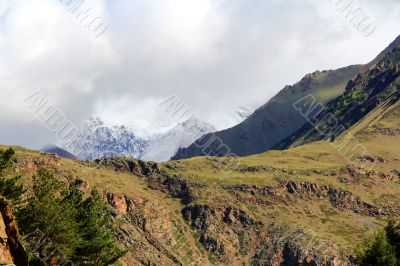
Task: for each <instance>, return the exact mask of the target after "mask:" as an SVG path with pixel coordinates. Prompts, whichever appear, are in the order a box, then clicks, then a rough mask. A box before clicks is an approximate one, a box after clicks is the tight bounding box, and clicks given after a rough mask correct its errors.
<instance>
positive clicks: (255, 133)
mask: <svg viewBox="0 0 400 266" xmlns="http://www.w3.org/2000/svg"><path fill="white" fill-rule="evenodd" d="M398 45H400V37H399V38H397V39H396V40H395V41H394V42H393V43H391V44H390V45H389V46H388V48H386V49H385V50H384V51H383V52H382V53H380V54H379V55H378V56H377V57H376V58H375V59H374V60H373V61H372V62H370V63H369V64H366V65H354V66H349V67H345V68H340V69H337V70H329V71H322V72H320V71H317V72H314V73H312V74H308V75H306V76H305V77H304V78H303V79H302V80H301V81H300V82H298V83H296V84H295V85H293V86H286V87H285V88H284V89H283V90H282V91H280V92H279V93H278V94H277V95H276V96H275V97H273V98H272V99H271V100H270V101H268V102H267V103H266V104H265V105H264V106H262V107H261V108H259V109H258V110H256V111H255V112H254V114H253V115H251V116H250V117H249V118H248V119H246V120H245V121H243V122H242V123H241V124H239V125H237V126H235V127H233V128H231V129H227V130H224V131H220V132H217V133H215V137H218V138H219V139H221V140H222V142H223V143H224V144H225V145H227V146H228V147H230V149H231V151H232V153H234V154H236V155H238V156H246V155H251V154H256V153H260V152H263V151H266V150H269V149H273V148H274V147H276V146H277V145H279V144H280V143H281V142H282V141H283V140H285V139H286V138H288V137H290V136H291V135H292V134H294V133H295V132H296V131H298V130H299V129H300V128H301V127H302V126H303V125H304V124H306V123H307V120H306V119H305V118H304V117H303V116H302V115H300V114H299V112H298V111H297V110H295V108H293V104H294V103H296V102H297V101H298V100H299V99H302V98H303V97H305V96H307V95H309V94H312V95H313V96H314V97H315V99H316V101H317V102H319V103H321V104H327V103H328V102H330V101H332V100H334V99H335V98H337V97H339V96H340V95H341V94H342V93H343V92H344V91H345V89H346V86H347V83H348V82H349V81H350V80H351V79H354V78H356V77H357V75H359V74H361V73H363V72H364V71H366V70H368V69H370V68H372V67H374V66H375V64H376V63H377V62H379V61H380V60H381V59H382V58H384V57H385V56H386V55H387V54H388V53H390V52H391V51H392V50H393V49H394V48H395V47H397V46H398ZM210 137H211V136H209V135H208V136H204V137H203V140H202V139H199V140H198V141H197V142H196V143H194V144H192V145H191V146H190V147H188V148H186V149H181V150H180V151H179V152H178V154H177V155H176V156H175V157H174V159H183V158H190V157H194V156H201V155H204V152H203V150H202V149H201V148H199V146H201V143H202V141H204V140H206V139H208V138H210ZM199 144H200V145H199ZM207 153H208V154H207V155H216V156H219V151H218V148H217V147H215V148H213V147H210V149H209V150H208V151H207Z"/></svg>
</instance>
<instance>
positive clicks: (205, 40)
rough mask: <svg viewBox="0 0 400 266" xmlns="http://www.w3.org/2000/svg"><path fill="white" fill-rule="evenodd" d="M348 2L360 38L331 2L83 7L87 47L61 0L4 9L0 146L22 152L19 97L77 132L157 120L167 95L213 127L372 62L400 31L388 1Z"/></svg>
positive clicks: (96, 0) (395, 5) (244, 0)
mask: <svg viewBox="0 0 400 266" xmlns="http://www.w3.org/2000/svg"><path fill="white" fill-rule="evenodd" d="M358 3H359V5H360V6H361V7H362V8H363V9H364V11H365V13H366V14H368V15H369V16H371V18H374V21H375V22H376V25H377V30H376V32H375V33H374V34H373V35H372V36H370V37H368V38H364V37H363V36H362V34H360V33H359V32H357V31H356V30H354V29H353V28H352V27H351V26H350V25H349V23H348V21H346V20H345V19H344V18H343V16H342V14H339V13H338V12H337V11H336V10H335V9H334V7H333V6H332V4H331V3H330V1H329V0H323V1H320V0H305V1H298V0H271V1H256V0H163V1H157V0H119V1H109V0H90V1H89V0H87V1H86V2H85V6H86V7H91V8H93V12H95V14H96V15H98V16H99V17H101V18H102V19H103V21H104V23H106V24H107V26H108V30H107V31H106V32H105V33H104V34H103V35H102V36H100V37H98V38H93V36H92V35H91V34H90V32H88V31H87V29H85V27H84V25H83V24H82V23H80V22H79V20H77V19H76V18H75V17H74V15H73V14H71V13H70V12H68V10H66V8H65V6H63V4H62V2H61V1H54V0H3V1H2V2H1V4H0V80H1V92H2V97H1V98H0V104H1V105H2V107H3V110H4V111H3V112H2V113H1V114H0V123H2V124H4V123H5V121H7V125H8V127H7V129H6V130H7V132H5V133H4V134H3V135H0V143H4V142H13V143H24V145H29V143H28V144H27V141H25V139H26V138H25V137H24V136H25V135H24V134H23V133H22V132H19V134H14V133H15V131H16V130H20V129H21V128H24V125H25V127H27V125H28V123H33V122H34V121H35V118H34V117H33V116H30V115H29V114H28V113H27V112H26V111H25V108H24V106H23V103H22V99H24V97H27V96H29V95H30V94H32V93H33V92H35V91H37V90H41V91H43V92H44V93H45V94H46V95H48V97H49V98H50V99H51V100H52V102H54V104H56V105H57V106H58V107H59V108H60V109H61V110H63V111H64V112H65V114H66V115H67V117H68V118H69V119H71V120H73V121H74V122H76V123H79V121H80V120H82V119H84V118H86V117H87V116H89V115H91V114H96V113H97V114H101V115H103V116H106V117H105V118H106V119H107V120H109V121H121V122H124V123H125V122H128V121H132V123H133V124H144V123H147V121H156V120H157V119H159V114H158V113H157V110H155V106H156V105H157V104H156V103H157V102H158V101H159V100H160V99H165V98H167V97H169V96H170V95H177V96H178V97H180V98H181V99H182V100H183V101H185V102H186V103H187V104H188V105H189V106H190V108H191V110H192V111H193V112H194V113H197V114H198V115H199V116H200V117H204V118H210V117H212V118H213V119H214V118H215V117H216V116H223V114H225V113H226V112H229V111H231V110H233V109H235V108H237V107H238V106H242V105H247V104H253V103H255V102H256V103H259V104H262V103H264V102H266V101H267V100H268V99H269V98H270V97H272V96H273V95H274V94H276V93H277V92H278V91H279V90H280V89H281V88H282V87H283V86H284V85H285V84H291V83H294V82H296V81H298V80H299V79H300V78H301V77H302V76H303V75H304V74H305V73H308V72H312V71H314V70H322V69H331V68H337V67H341V66H346V65H349V64H356V63H365V62H368V61H370V60H371V59H372V58H373V57H374V56H375V55H377V54H378V53H379V52H380V51H381V50H382V49H384V48H385V47H386V46H387V45H388V44H389V42H390V41H392V40H393V39H394V38H395V37H397V35H398V34H400V32H397V30H398V29H400V21H399V20H398V17H399V15H400V3H399V2H398V1H395V0H389V1H385V2H384V3H383V2H382V1H380V2H379V1H373V0H359V2H358ZM3 122H4V123H3ZM37 123H39V122H37ZM12 125H15V126H14V127H13V126H12ZM29 125H30V127H29V128H30V129H32V130H34V129H35V130H36V129H37V130H36V131H32V130H31V131H30V132H29V134H30V135H35V136H38V139H37V140H35V143H40V142H43V143H47V142H49V141H48V139H49V134H44V133H43V132H42V131H41V130H39V129H38V128H40V126H38V125H37V126H35V127H32V126H31V125H32V124H29ZM6 135H7V136H8V137H3V136H6ZM13 136H14V137H13ZM24 138H25V139H24ZM22 139H24V140H23V141H22ZM35 145H36V144H35Z"/></svg>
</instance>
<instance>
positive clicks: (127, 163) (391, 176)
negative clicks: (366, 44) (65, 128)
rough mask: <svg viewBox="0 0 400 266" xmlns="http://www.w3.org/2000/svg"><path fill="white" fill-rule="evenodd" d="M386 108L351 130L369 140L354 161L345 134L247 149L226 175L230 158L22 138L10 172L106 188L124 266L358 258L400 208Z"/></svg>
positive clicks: (398, 138) (394, 127) (394, 135)
mask: <svg viewBox="0 0 400 266" xmlns="http://www.w3.org/2000/svg"><path fill="white" fill-rule="evenodd" d="M382 108H386V109H385V110H383V111H382V112H380V114H381V115H380V116H373V117H369V115H367V116H364V118H363V119H361V121H359V123H357V124H355V125H354V126H353V127H351V128H350V132H351V133H352V135H353V136H354V138H356V139H357V141H358V142H359V143H360V144H362V145H363V146H364V147H365V148H366V150H368V156H365V155H364V154H354V156H353V158H352V160H353V161H352V162H349V161H348V160H347V158H344V157H343V156H342V155H341V154H340V153H339V152H338V150H337V147H338V146H340V145H339V144H340V143H342V142H345V141H346V136H339V137H338V138H336V139H335V140H334V141H333V142H326V141H319V142H312V143H308V144H305V145H301V146H298V147H296V148H292V149H289V150H285V151H268V152H266V153H261V154H258V155H253V156H249V157H243V158H240V161H239V165H238V167H237V168H234V169H231V170H232V172H231V173H230V174H226V173H224V172H222V171H221V169H220V168H219V166H220V165H223V163H224V161H225V160H226V159H227V158H211V157H210V158H208V159H207V158H203V157H198V158H192V159H188V160H181V161H170V162H167V163H162V164H157V163H150V162H144V161H138V160H133V159H126V158H109V159H100V160H95V161H91V162H80V161H75V160H70V159H65V158H59V157H58V156H55V155H52V154H45V153H38V152H34V151H29V150H25V149H21V148H17V157H16V160H15V163H16V164H15V167H14V170H13V173H10V175H15V173H18V174H21V175H23V180H22V181H23V182H24V183H25V184H26V186H27V187H29V182H30V176H31V175H33V174H34V173H35V172H36V171H37V170H38V169H39V168H41V167H45V168H48V169H50V170H51V171H52V172H54V173H55V175H56V176H57V177H58V178H60V179H62V180H64V181H65V182H69V183H71V184H75V185H76V186H78V188H79V189H80V190H81V191H83V192H84V191H87V190H88V189H89V188H91V187H94V186H96V187H98V188H100V189H101V190H102V191H103V199H104V201H105V202H107V203H108V204H109V206H110V211H111V212H112V213H113V215H114V219H115V223H114V224H115V225H117V227H116V231H115V237H116V238H117V239H118V241H119V243H120V245H121V246H122V247H124V248H126V249H127V250H128V253H127V254H126V255H125V256H124V257H123V259H122V261H121V263H123V265H353V256H354V248H355V246H356V245H357V244H359V243H360V242H361V241H362V240H363V239H366V238H368V237H369V236H371V235H372V234H374V232H375V230H376V229H377V228H379V227H380V226H382V225H383V224H384V223H385V220H386V218H387V217H388V216H389V215H392V216H397V217H400V208H399V206H400V198H399V196H398V195H400V157H399V153H398V151H399V149H400V104H399V102H396V103H393V104H392V105H390V106H384V107H382ZM372 114H373V113H372V112H370V115H372ZM363 161H368V162H372V163H373V165H374V167H373V169H365V168H362V167H358V166H355V165H357V162H363Z"/></svg>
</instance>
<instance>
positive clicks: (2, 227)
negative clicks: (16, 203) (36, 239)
mask: <svg viewBox="0 0 400 266" xmlns="http://www.w3.org/2000/svg"><path fill="white" fill-rule="evenodd" d="M0 265H16V266H26V265H28V256H27V253H26V252H25V250H24V246H23V244H22V240H21V237H20V235H19V232H18V227H17V224H16V221H15V218H14V214H13V211H12V210H11V207H10V206H9V204H8V203H7V201H6V200H5V199H4V198H0Z"/></svg>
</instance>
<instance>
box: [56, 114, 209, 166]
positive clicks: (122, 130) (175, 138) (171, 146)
mask: <svg viewBox="0 0 400 266" xmlns="http://www.w3.org/2000/svg"><path fill="white" fill-rule="evenodd" d="M142 130H143V129H142ZM213 131H216V129H215V128H214V127H213V126H211V125H210V124H207V123H205V122H203V121H201V120H200V119H198V118H195V117H192V118H190V119H189V120H187V121H186V122H184V123H180V124H178V125H176V126H175V127H173V128H172V129H170V130H169V131H167V132H166V133H163V134H156V135H153V136H149V137H148V138H144V137H138V136H137V134H135V129H133V128H130V127H127V126H112V127H110V126H107V125H105V124H104V122H103V121H102V120H101V119H100V118H90V119H88V121H86V123H85V126H84V127H83V129H82V130H81V132H80V134H78V135H77V137H76V138H75V139H74V140H73V141H72V142H71V143H69V144H68V145H66V146H64V145H62V147H63V149H65V150H67V151H69V152H71V153H72V154H74V155H76V156H77V157H78V158H79V159H82V160H94V159H98V158H105V157H116V156H122V157H132V158H136V159H143V160H147V161H156V162H164V161H168V160H169V159H170V158H171V157H172V156H174V155H175V153H176V152H177V151H178V149H179V148H185V147H188V146H189V145H190V144H192V143H193V142H194V141H195V140H196V139H198V138H200V137H201V136H202V135H204V134H207V133H210V132H213Z"/></svg>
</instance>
